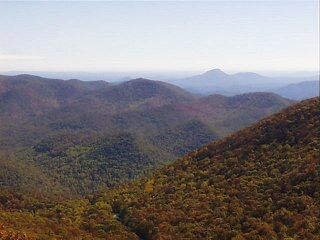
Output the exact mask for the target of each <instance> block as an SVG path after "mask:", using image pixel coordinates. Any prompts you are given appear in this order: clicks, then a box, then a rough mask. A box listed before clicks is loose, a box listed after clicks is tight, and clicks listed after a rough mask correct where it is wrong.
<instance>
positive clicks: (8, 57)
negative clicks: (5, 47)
mask: <svg viewBox="0 0 320 240" xmlns="http://www.w3.org/2000/svg"><path fill="white" fill-rule="evenodd" d="M41 59H45V58H44V57H41V56H32V55H14V54H0V60H41Z"/></svg>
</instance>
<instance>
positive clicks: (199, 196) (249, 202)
mask: <svg viewBox="0 0 320 240" xmlns="http://www.w3.org/2000/svg"><path fill="white" fill-rule="evenodd" d="M319 103H320V102H319V98H314V99H310V100H306V101H303V102H301V103H298V104H295V105H294V106H292V107H289V108H287V109H285V110H283V111H281V112H279V113H277V114H275V115H272V116H271V117H267V118H264V119H263V120H261V121H259V122H258V123H256V124H254V125H252V126H251V127H248V128H245V129H243V130H241V131H238V132H236V133H235V134H233V135H231V136H229V137H227V138H225V139H222V140H218V141H216V142H212V143H210V144H208V145H206V146H204V147H202V148H199V149H197V150H194V151H193V152H190V153H189V154H187V155H186V156H184V157H181V158H180V159H178V160H177V161H176V162H174V163H173V164H170V165H168V166H165V167H163V168H162V169H160V170H158V171H156V172H155V173H154V174H152V175H150V176H149V177H144V178H140V179H137V180H135V181H134V182H131V183H128V184H125V185H123V186H121V187H117V188H114V189H109V190H103V191H101V193H98V194H93V195H89V196H87V197H85V198H79V199H73V200H68V201H62V200H61V199H59V198H58V196H56V197H55V198H54V199H52V198H46V197H45V196H42V195H41V194H39V193H38V194H33V195H30V194H23V193H19V192H18V191H12V190H10V189H7V190H2V191H1V195H0V237H2V238H3V239H128V240H129V239H137V240H138V239H319V235H320V224H319V222H320V221H319V220H320V218H319V216H320V212H319V209H320V188H319V186H320V184H319V183H320V175H319V174H320V169H319V161H320V156H319V145H320V143H319V124H320V118H319V117H320V112H319ZM127 137H128V136H127ZM103 145H104V144H103ZM38 147H39V148H40V149H41V146H38ZM42 147H44V146H42ZM40 149H38V150H40ZM42 150H43V149H42ZM9 237H11V238H9Z"/></svg>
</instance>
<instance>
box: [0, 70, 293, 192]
mask: <svg viewBox="0 0 320 240" xmlns="http://www.w3.org/2000/svg"><path fill="white" fill-rule="evenodd" d="M0 89H1V90H0V108H1V110H2V111H1V112H0V121H1V125H0V150H1V151H4V150H5V152H7V153H8V154H7V155H8V156H11V157H6V158H5V159H4V160H3V161H6V163H8V164H7V165H6V168H5V169H6V170H5V171H3V172H4V173H7V172H12V173H14V174H12V175H10V179H12V181H11V180H10V181H7V180H6V181H5V184H4V185H5V186H7V187H10V183H13V182H17V183H18V182H19V183H21V184H19V186H20V189H23V188H25V189H28V186H33V185H34V186H38V188H39V189H41V187H39V186H41V184H40V183H43V184H44V186H43V189H47V188H50V187H48V186H47V184H49V183H50V184H51V185H52V183H51V182H52V181H53V182H54V183H56V185H57V186H63V189H64V190H65V189H66V190H67V192H69V193H72V194H82V195H84V194H88V193H92V192H94V191H97V190H98V189H101V188H105V187H112V186H114V185H116V184H119V183H122V182H125V181H127V180H130V179H133V178H135V177H137V176H141V175H143V174H146V173H149V172H150V171H151V170H152V169H154V168H156V167H159V166H161V165H163V164H167V163H169V162H172V161H173V160H174V159H176V158H177V157H179V156H182V155H184V154H186V153H187V152H189V151H191V150H193V149H195V148H198V147H200V146H202V145H204V144H207V143H208V142H210V141H213V140H217V139H219V138H221V137H223V136H225V135H226V134H229V133H231V132H233V131H235V130H237V129H240V128H242V127H244V126H247V125H249V124H250V123H252V122H254V121H257V120H259V119H261V118H262V117H263V116H265V115H268V114H271V113H273V112H275V111H278V110H279V109H281V108H283V107H285V106H288V105H289V104H291V103H292V102H291V101H289V100H286V99H284V98H281V97H279V96H277V95H274V94H271V93H252V94H243V95H239V96H234V97H223V96H217V95H215V96H210V97H204V98H199V97H196V96H194V95H192V94H190V93H188V92H186V91H184V90H182V89H180V88H178V87H176V86H174V85H171V84H167V83H163V82H159V81H151V80H147V79H135V80H131V81H128V82H124V83H121V84H117V85H110V84H108V83H105V82H101V81H99V82H83V81H80V80H67V81H64V80H57V79H44V78H40V77H36V76H30V75H19V76H13V77H6V76H0ZM13 152H15V153H14V154H13ZM9 163H10V164H9ZM21 166H29V167H30V168H31V169H30V170H29V171H28V173H26V175H28V174H31V175H33V176H35V175H36V174H35V172H39V174H38V175H39V176H41V175H44V176H47V178H48V181H40V182H39V183H38V184H34V177H31V176H30V177H24V176H23V175H24V170H23V169H25V168H24V167H21ZM17 169H19V171H18V170H17ZM32 169H34V171H33V170H32ZM4 173H3V174H4ZM5 176H7V175H5ZM20 176H21V177H20ZM3 178H4V177H3ZM15 178H16V180H15ZM15 185H17V184H15Z"/></svg>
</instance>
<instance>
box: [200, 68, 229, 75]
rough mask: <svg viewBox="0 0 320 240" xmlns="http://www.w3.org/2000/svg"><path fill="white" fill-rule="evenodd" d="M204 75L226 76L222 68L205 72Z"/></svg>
mask: <svg viewBox="0 0 320 240" xmlns="http://www.w3.org/2000/svg"><path fill="white" fill-rule="evenodd" d="M204 74H224V75H226V73H225V72H223V71H222V70H221V69H220V68H215V69H211V70H209V71H207V72H205V73H204Z"/></svg>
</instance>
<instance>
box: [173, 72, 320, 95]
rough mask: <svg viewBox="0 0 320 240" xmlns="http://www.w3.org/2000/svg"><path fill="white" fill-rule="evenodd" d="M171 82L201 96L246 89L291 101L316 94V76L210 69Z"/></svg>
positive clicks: (317, 81) (231, 93)
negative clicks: (264, 74)
mask: <svg viewBox="0 0 320 240" xmlns="http://www.w3.org/2000/svg"><path fill="white" fill-rule="evenodd" d="M171 83H173V84H175V85H177V86H180V87H182V88H184V89H186V90H188V91H190V92H193V93H198V94H203V95H209V94H213V93H219V94H223V95H227V96H231V95H236V94H241V93H248V92H273V93H277V94H279V95H281V96H282V97H286V98H289V99H293V100H302V99H307V98H311V97H315V96H319V76H314V77H307V78H306V77H300V78H289V77H287V78H285V77H266V76H262V75H259V74H257V73H253V72H239V73H236V74H227V73H225V72H223V71H222V70H221V69H212V70H210V71H207V72H205V73H203V74H200V75H195V76H192V77H188V78H184V79H176V80H173V81H171Z"/></svg>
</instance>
